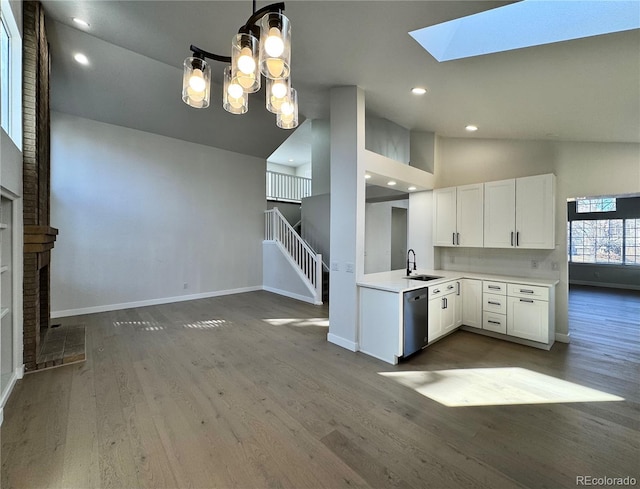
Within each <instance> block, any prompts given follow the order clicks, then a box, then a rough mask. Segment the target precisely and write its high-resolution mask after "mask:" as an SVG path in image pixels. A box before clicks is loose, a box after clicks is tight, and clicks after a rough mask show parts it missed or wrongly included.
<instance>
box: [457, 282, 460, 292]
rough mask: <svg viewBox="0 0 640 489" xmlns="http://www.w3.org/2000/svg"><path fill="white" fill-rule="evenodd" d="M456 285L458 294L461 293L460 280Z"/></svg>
mask: <svg viewBox="0 0 640 489" xmlns="http://www.w3.org/2000/svg"><path fill="white" fill-rule="evenodd" d="M456 286H457V287H458V290H457V291H456V295H460V282H456Z"/></svg>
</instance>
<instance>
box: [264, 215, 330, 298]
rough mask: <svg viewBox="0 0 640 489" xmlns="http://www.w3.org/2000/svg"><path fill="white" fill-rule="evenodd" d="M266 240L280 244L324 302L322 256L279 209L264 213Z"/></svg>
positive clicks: (317, 296)
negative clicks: (306, 241) (297, 231)
mask: <svg viewBox="0 0 640 489" xmlns="http://www.w3.org/2000/svg"><path fill="white" fill-rule="evenodd" d="M264 224H265V226H264V229H265V235H264V239H265V240H267V241H276V242H279V243H280V244H281V245H282V247H283V248H284V249H285V251H286V252H287V254H288V255H289V257H290V258H291V260H292V261H293V262H294V263H295V264H296V265H297V266H298V269H299V270H300V272H301V273H302V274H303V275H304V276H305V277H306V279H307V280H308V282H309V284H310V285H311V286H312V287H313V289H314V290H315V293H316V298H317V299H318V300H322V265H323V263H322V255H321V254H319V253H316V252H315V251H313V250H312V249H311V247H310V246H309V245H308V244H307V243H305V242H304V240H303V239H302V238H301V237H300V235H299V234H298V233H296V231H295V230H294V229H293V227H292V226H291V224H289V222H288V221H287V220H286V219H285V217H284V216H283V215H282V214H281V213H280V211H279V210H278V208H277V207H274V208H273V209H269V210H267V211H265V213H264Z"/></svg>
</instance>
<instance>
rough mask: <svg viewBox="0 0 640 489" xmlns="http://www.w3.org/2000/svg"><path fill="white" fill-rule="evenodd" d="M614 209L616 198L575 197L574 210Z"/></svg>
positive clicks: (603, 210) (579, 211)
mask: <svg viewBox="0 0 640 489" xmlns="http://www.w3.org/2000/svg"><path fill="white" fill-rule="evenodd" d="M615 210H616V199H615V197H613V198H604V199H577V200H576V212H578V213H583V212H613V211H615Z"/></svg>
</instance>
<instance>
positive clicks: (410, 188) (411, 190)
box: [407, 187, 416, 192]
mask: <svg viewBox="0 0 640 489" xmlns="http://www.w3.org/2000/svg"><path fill="white" fill-rule="evenodd" d="M407 190H409V192H413V191H414V190H416V188H415V187H409V188H408V189H407Z"/></svg>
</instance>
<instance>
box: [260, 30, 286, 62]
mask: <svg viewBox="0 0 640 489" xmlns="http://www.w3.org/2000/svg"><path fill="white" fill-rule="evenodd" d="M264 49H265V51H266V52H267V54H268V55H269V56H271V57H273V58H277V57H279V56H281V55H282V53H283V52H284V41H283V40H282V33H281V32H280V29H278V28H277V27H272V28H271V29H269V36H268V37H267V40H266V41H265V43H264Z"/></svg>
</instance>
